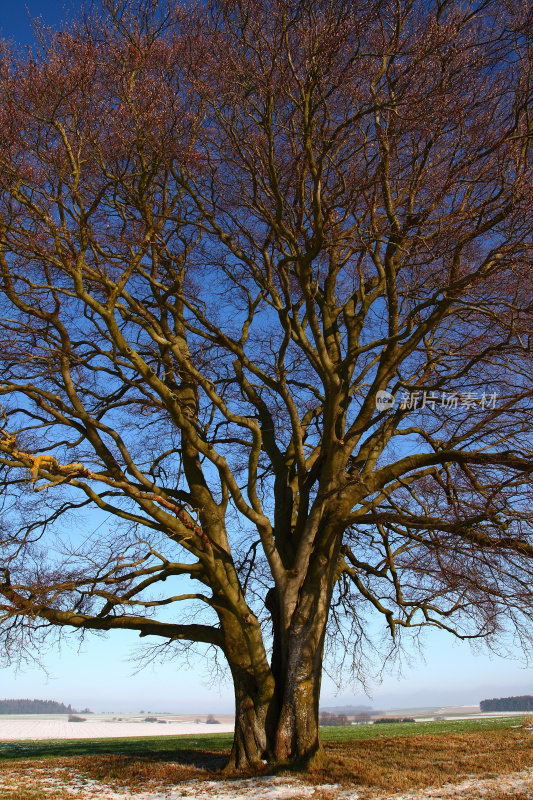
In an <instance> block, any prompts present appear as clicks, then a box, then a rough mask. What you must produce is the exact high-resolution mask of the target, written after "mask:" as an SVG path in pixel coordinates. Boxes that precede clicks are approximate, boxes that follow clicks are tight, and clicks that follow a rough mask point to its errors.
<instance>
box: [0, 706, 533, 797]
mask: <svg viewBox="0 0 533 800" xmlns="http://www.w3.org/2000/svg"><path fill="white" fill-rule="evenodd" d="M522 722H523V720H522V718H518V717H513V718H507V719H497V720H458V721H453V722H450V721H447V722H425V723H390V724H382V725H360V726H347V727H339V728H323V729H322V738H323V741H324V745H325V750H326V754H327V756H328V764H327V767H324V768H323V769H319V770H314V771H312V772H310V773H305V776H304V775H300V776H299V777H300V778H303V777H305V780H306V781H308V782H309V783H312V784H317V785H321V787H323V786H324V784H333V783H336V784H339V783H340V784H350V785H357V786H358V787H368V790H369V791H371V792H373V791H374V790H376V789H385V790H388V791H399V790H405V789H408V788H411V789H414V788H422V787H426V786H441V785H443V784H445V783H448V782H452V783H453V782H458V781H461V780H464V779H466V778H473V777H475V776H479V777H481V776H483V777H494V776H496V775H501V774H505V773H509V772H517V771H519V770H521V769H525V768H527V767H531V765H532V764H533V734H532V733H530V732H529V731H528V730H526V729H524V728H523V727H511V726H517V725H520V724H521V723H522ZM231 738H232V737H231V734H227V733H220V734H207V735H196V736H176V737H171V736H154V737H146V738H128V739H96V740H70V741H66V740H63V741H32V742H29V741H24V742H0V800H8V798H9V800H39V798H41V797H44V796H45V794H44V793H41V794H39V789H38V788H37V787H36V784H35V773H36V771H37V773H39V774H44V773H46V771H47V770H48V772H50V771H53V773H54V775H55V779H60V780H62V781H64V783H63V785H64V787H65V794H63V790H62V789H61V788H59V787H58V788H57V789H55V790H54V793H53V794H52V795H50V793H49V791H46V796H47V797H49V798H50V797H53V798H54V800H55V798H62V797H63V796H64V797H67V796H68V797H70V798H76V797H83V792H81V787H80V782H79V779H80V776H81V783H82V784H83V782H85V781H98V782H102V783H103V784H105V785H106V786H108V787H114V788H116V789H119V790H120V788H123V787H125V786H127V787H130V791H131V790H135V788H136V787H137V788H140V787H142V789H143V790H144V791H146V790H149V789H150V788H153V789H154V791H155V790H156V789H157V788H158V787H161V786H164V785H165V786H169V785H175V784H177V783H179V782H180V781H184V780H191V779H197V780H198V779H199V780H202V779H210V780H213V779H214V778H216V777H217V775H216V773H217V772H218V770H219V769H220V768H221V767H222V766H223V764H224V761H225V758H226V756H227V753H228V750H229V748H230V745H231ZM74 774H75V775H77V779H76V780H77V781H78V782H77V784H76V787H77V788H78V789H79V790H80V792H81V794H78V793H77V792H76V791H75V789H76V787H73V786H72V785H71V786H70V788H69V789H68V792H67V790H66V787H67V785H69V782H70V783H71V784H72V780H73V778H72V776H73V775H74ZM280 774H284V773H283V772H280ZM13 781H15V784H14V783H13ZM14 785H16V787H17V788H16V791H15V793H14V789H13V787H14ZM360 796H361V797H363V795H360ZM498 797H500V795H498ZM501 797H515V798H526V797H533V794H531V795H530V794H525V795H524V794H504V795H501Z"/></svg>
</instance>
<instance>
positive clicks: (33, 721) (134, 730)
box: [0, 714, 233, 741]
mask: <svg viewBox="0 0 533 800" xmlns="http://www.w3.org/2000/svg"><path fill="white" fill-rule="evenodd" d="M80 716H82V717H83V716H85V722H68V717H67V716H53V717H52V716H50V717H45V716H38V715H20V716H19V715H10V714H5V715H4V714H2V715H0V741H8V740H9V741H12V740H14V739H108V738H114V737H119V738H122V737H124V738H125V737H129V736H179V735H180V734H192V735H195V734H200V733H226V732H230V731H233V717H231V716H229V715H227V714H223V715H219V716H217V717H216V719H218V720H219V724H218V725H212V724H206V722H205V720H206V715H205V714H204V715H202V716H199V715H198V716H197V717H191V716H190V715H183V716H179V715H172V716H170V715H166V714H161V715H154V716H157V719H158V722H145V721H144V716H140V715H123V716H121V717H120V718H119V717H116V716H113V715H112V714H106V715H104V714H87V715H83V714H80ZM146 716H152V715H146ZM196 719H199V720H201V721H200V722H196V721H195V720H196Z"/></svg>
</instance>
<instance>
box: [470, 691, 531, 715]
mask: <svg viewBox="0 0 533 800" xmlns="http://www.w3.org/2000/svg"><path fill="white" fill-rule="evenodd" d="M479 707H480V709H481V711H533V695H530V694H523V695H520V697H498V698H493V699H492V700H482V701H481V703H480V704H479Z"/></svg>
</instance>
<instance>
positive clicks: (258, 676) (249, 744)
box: [229, 537, 339, 769]
mask: <svg viewBox="0 0 533 800" xmlns="http://www.w3.org/2000/svg"><path fill="white" fill-rule="evenodd" d="M328 544H329V549H328V550H327V553H325V552H322V553H321V554H319V555H318V556H317V557H316V558H315V559H314V561H313V563H312V565H311V566H310V569H309V572H308V575H307V578H306V580H305V582H304V585H303V586H302V587H301V589H300V591H299V594H298V600H297V604H296V607H295V609H294V611H293V613H292V615H291V617H290V621H289V622H287V615H286V614H284V613H283V610H284V603H285V602H286V599H285V598H284V597H283V596H281V595H280V594H278V592H277V591H276V590H274V589H271V590H270V591H269V596H268V597H267V598H266V606H267V608H268V609H269V611H270V613H271V616H272V623H273V633H274V638H273V648H272V663H271V668H269V669H268V670H265V663H264V659H263V657H262V653H261V658H257V659H254V666H253V669H250V667H249V666H247V668H246V669H242V667H240V666H238V665H237V664H232V663H231V660H230V667H231V670H232V675H233V680H234V684H235V700H236V703H235V707H236V719H235V738H234V743H233V749H232V752H231V758H230V763H229V766H230V768H234V769H246V768H256V767H257V766H258V765H260V764H261V762H262V761H263V762H264V761H267V762H269V763H284V764H287V763H294V764H298V763H299V764H302V763H303V764H307V765H309V764H311V763H313V764H316V763H317V762H319V763H320V762H321V761H322V759H323V751H322V746H321V742H320V729H319V700H320V687H321V681H322V659H323V654H324V639H325V633H326V624H327V619H328V611H329V605H330V601H331V595H332V590H333V588H332V587H333V585H334V582H335V570H336V565H337V557H338V549H339V542H338V540H336V539H335V538H334V537H331V538H330V540H329V542H328ZM254 633H258V631H254ZM259 651H260V648H259V647H257V646H256V653H257V654H258V653H259ZM263 652H264V651H263Z"/></svg>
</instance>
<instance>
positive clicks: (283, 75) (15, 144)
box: [0, 0, 533, 767]
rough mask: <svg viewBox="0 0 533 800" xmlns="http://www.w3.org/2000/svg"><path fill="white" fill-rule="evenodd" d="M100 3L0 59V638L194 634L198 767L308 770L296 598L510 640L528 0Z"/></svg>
mask: <svg viewBox="0 0 533 800" xmlns="http://www.w3.org/2000/svg"><path fill="white" fill-rule="evenodd" d="M105 6H106V13H105V14H104V15H103V16H101V17H97V16H93V17H91V18H89V19H86V20H85V22H84V23H83V24H82V23H80V24H78V25H77V26H74V27H72V28H71V29H69V30H66V31H63V32H62V33H60V34H57V35H53V34H51V33H50V32H46V31H44V32H43V33H42V37H41V44H40V49H39V52H38V53H37V54H34V55H33V56H28V55H24V54H23V55H21V54H20V53H17V52H16V51H14V50H12V49H9V48H8V47H7V46H4V48H3V50H2V58H1V67H0V92H1V104H0V191H1V198H0V267H1V295H0V314H1V322H0V330H1V333H0V357H1V379H0V394H1V396H2V414H3V423H2V433H1V444H0V450H1V459H0V461H1V463H2V465H3V471H2V485H3V489H4V514H3V523H2V533H1V544H2V547H1V554H0V561H1V576H2V577H1V583H0V596H1V598H2V599H1V602H0V613H1V631H2V636H3V637H4V641H5V644H6V647H7V652H12V653H17V652H18V653H20V651H21V649H24V648H26V647H28V646H31V645H32V644H35V643H38V642H39V641H40V637H41V635H43V634H45V633H47V632H50V631H53V630H56V629H61V627H67V628H75V629H79V630H81V631H90V630H94V631H111V630H114V629H117V628H120V629H129V630H134V631H138V632H139V634H140V635H141V636H150V637H162V641H163V642H170V643H178V642H179V641H183V642H199V643H204V644H206V645H208V646H212V647H215V648H216V649H217V650H219V651H220V653H221V654H222V655H223V657H224V658H225V659H226V661H227V664H228V665H229V669H230V670H231V674H232V677H233V681H234V685H235V698H236V715H237V716H236V731H235V741H234V747H233V751H232V755H231V761H230V763H231V765H232V766H234V767H247V766H250V765H255V764H258V763H259V762H260V760H261V759H263V758H267V759H271V760H273V761H283V760H291V759H310V758H313V757H315V758H316V757H318V756H319V755H320V740H319V732H318V700H319V693H320V680H321V672H322V660H323V654H324V642H325V636H326V631H327V626H328V619H329V624H333V625H336V626H337V629H338V631H339V636H341V635H342V636H345V637H346V636H348V641H349V635H350V630H351V631H352V633H353V637H354V639H357V638H358V637H360V636H363V635H364V633H365V627H364V622H363V620H364V619H365V614H366V612H367V610H370V611H371V612H372V613H379V614H380V615H382V617H383V619H384V621H385V623H386V625H388V627H389V629H390V632H391V634H392V635H393V636H396V637H397V636H398V635H399V633H400V632H401V630H402V629H403V628H413V629H416V628H418V627H420V626H435V627H437V628H444V629H446V630H448V631H450V632H451V633H455V635H457V636H460V637H463V638H469V637H474V638H476V637H485V638H486V639H487V641H489V642H491V641H492V642H494V641H498V640H499V637H501V636H502V635H503V634H504V632H505V631H506V630H507V631H508V630H514V631H515V632H518V634H519V635H521V636H522V637H523V639H522V641H523V644H524V646H525V647H528V646H529V640H528V633H529V631H530V629H531V616H532V611H533V603H532V592H531V581H532V578H533V560H532V556H533V536H532V530H531V480H530V475H531V471H532V469H533V460H532V430H533V428H532V416H531V412H532V406H531V399H532V391H533V384H532V380H531V374H532V359H531V352H532V350H531V347H532V338H531V336H532V333H533V331H532V312H533V301H532V291H531V290H532V279H531V263H530V262H531V254H532V226H533V215H532V200H533V191H532V177H533V175H532V167H531V137H532V112H533V108H532V63H533V62H532V54H531V13H532V9H531V5H530V3H529V2H528V1H527V0H526V2H523V1H521V2H515V0H509V2H505V3H502V2H500V0H497V1H496V0H493V1H492V2H491V0H486V1H485V2H478V3H475V2H468V0H466V2H453V0H452V1H449V0H436V1H434V0H424V1H422V0H420V2H414V1H413V0H365V2H362V3H352V2H348V0H347V1H346V2H344V1H343V0H326V1H322V0H313V1H312V2H311V0H301V1H299V0H275V1H274V2H267V0H234V1H233V2H232V1H230V0H227V1H226V0H213V2H212V3H211V4H210V5H209V6H208V5H207V4H205V3H200V4H199V6H198V7H192V6H190V7H189V8H186V9H185V10H184V9H179V10H176V9H175V8H174V7H173V4H172V3H170V4H169V5H168V6H165V5H164V3H159V4H157V3H155V2H149V1H148V0H146V2H136V3H132V2H126V1H125V2H123V3H119V4H115V3H113V2H108V3H107V4H105ZM91 508H96V509H99V510H100V512H99V515H98V516H94V514H93V516H92V517H89V520H92V521H93V522H94V521H95V520H96V522H97V523H98V529H97V530H96V531H94V533H93V534H88V533H87V530H88V528H87V527H86V528H85V533H82V529H80V531H79V532H78V533H77V534H76V533H72V532H71V530H70V528H71V527H72V525H79V524H80V523H79V522H76V521H75V520H76V518H79V517H80V515H81V517H82V518H83V516H84V514H86V513H87V512H88V511H89V510H90V509H91ZM102 514H104V515H105V516H102ZM76 515H77V517H76ZM73 520H74V521H73ZM91 524H92V523H91ZM95 524H96V523H95ZM93 527H94V525H93ZM187 577H188V578H190V579H192V583H191V582H187V581H186V578H187ZM152 641H158V640H157V639H155V640H152ZM344 641H345V640H344V639H343V642H344ZM343 646H344V645H343ZM354 646H355V645H354Z"/></svg>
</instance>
